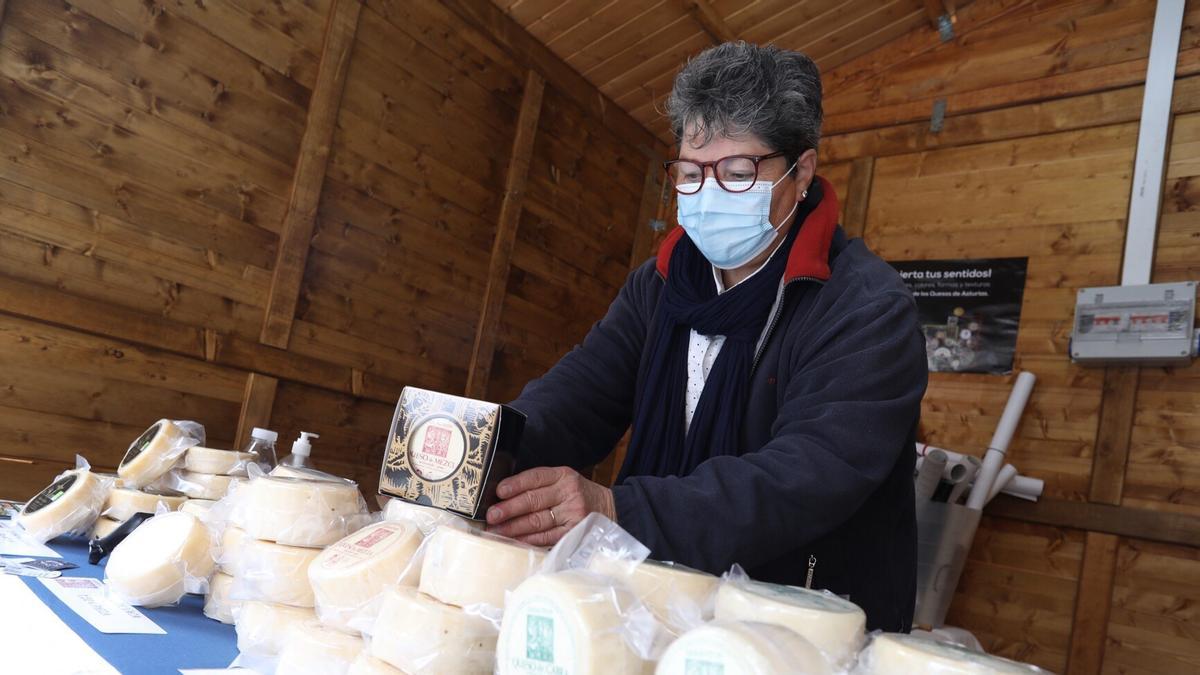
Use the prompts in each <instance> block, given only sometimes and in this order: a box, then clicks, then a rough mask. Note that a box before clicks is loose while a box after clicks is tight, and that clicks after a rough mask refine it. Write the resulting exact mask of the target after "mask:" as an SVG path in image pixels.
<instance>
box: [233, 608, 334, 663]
mask: <svg viewBox="0 0 1200 675" xmlns="http://www.w3.org/2000/svg"><path fill="white" fill-rule="evenodd" d="M233 618H234V625H235V626H236V627H237V646H238V651H239V652H241V653H243V654H250V655H252V656H265V657H273V656H277V655H278V654H279V652H280V651H281V650H282V649H283V645H284V642H285V641H286V640H287V637H288V634H289V633H290V632H291V630H292V628H293V627H295V626H298V625H300V624H303V623H306V622H309V621H315V620H316V618H317V615H316V614H313V611H312V610H311V609H305V608H303V607H289V606H287V605H275V604H272V603H269V602H257V601H246V602H243V603H241V604H240V605H238V606H236V607H235V608H234V610H233Z"/></svg>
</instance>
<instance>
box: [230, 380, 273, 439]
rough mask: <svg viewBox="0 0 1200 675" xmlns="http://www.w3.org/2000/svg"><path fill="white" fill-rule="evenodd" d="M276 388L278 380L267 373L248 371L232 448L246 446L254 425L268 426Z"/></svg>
mask: <svg viewBox="0 0 1200 675" xmlns="http://www.w3.org/2000/svg"><path fill="white" fill-rule="evenodd" d="M278 388H279V380H277V379H275V378H273V377H270V376H268V375H260V374H258V373H250V374H249V375H247V376H246V392H245V394H243V396H242V412H241V414H239V415H238V426H237V439H236V441H235V443H236V445H235V446H234V449H236V450H240V449H242V448H244V447H246V444H247V443H249V442H250V432H251V431H253V430H254V427H263V428H266V427H268V426H270V424H271V410H272V408H274V407H275V391H276V390H277V389H278Z"/></svg>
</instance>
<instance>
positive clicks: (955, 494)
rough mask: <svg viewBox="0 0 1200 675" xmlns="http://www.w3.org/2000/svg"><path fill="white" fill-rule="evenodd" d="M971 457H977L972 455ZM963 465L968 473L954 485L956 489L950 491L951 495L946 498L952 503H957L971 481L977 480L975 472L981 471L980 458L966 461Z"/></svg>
mask: <svg viewBox="0 0 1200 675" xmlns="http://www.w3.org/2000/svg"><path fill="white" fill-rule="evenodd" d="M971 459H975V458H974V457H972V458H971ZM963 466H965V467H966V472H967V473H966V475H965V476H963V479H962V480H960V481H959V482H958V483H956V484H955V485H954V489H953V490H951V491H950V497H949V498H948V499H947V500H946V501H947V502H949V503H951V504H957V503H958V500H959V498H961V497H962V496H963V494H964V493H966V491H967V488H968V487H969V486H970V485H971V482H972V481H974V480H975V473H976V472H977V471H979V460H975V461H974V462H969V461H968V462H964V463H963Z"/></svg>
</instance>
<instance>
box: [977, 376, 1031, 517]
mask: <svg viewBox="0 0 1200 675" xmlns="http://www.w3.org/2000/svg"><path fill="white" fill-rule="evenodd" d="M1036 381H1037V377H1036V376H1034V374H1033V373H1031V372H1028V371H1023V372H1022V373H1021V374H1020V375H1018V376H1017V382H1016V384H1015V385H1014V386H1013V390H1012V393H1011V394H1010V395H1009V397H1008V403H1007V404H1006V405H1005V406H1004V414H1002V415H1001V416H1000V423H999V424H997V425H996V433H994V434H992V442H991V444H989V445H988V449H987V453H986V454H984V456H983V466H982V467H980V469H979V477H978V478H976V479H975V487H974V488H972V489H971V495H970V496H969V497H967V508H971V509H982V508H983V506H984V504H987V500H988V495H989V494H991V489H992V485H993V484H994V483H995V482H996V475H997V474H998V473H1000V469H1001V468H1002V467H1003V466H1004V453H1005V452H1007V451H1008V444H1009V443H1010V442H1012V437H1013V434H1014V433H1015V432H1016V430H1017V425H1018V424H1019V423H1020V422H1021V415H1022V414H1023V413H1024V412H1025V404H1026V403H1028V402H1029V394H1030V393H1031V392H1032V391H1033V384H1034V382H1036Z"/></svg>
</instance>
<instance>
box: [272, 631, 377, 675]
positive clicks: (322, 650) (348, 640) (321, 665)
mask: <svg viewBox="0 0 1200 675" xmlns="http://www.w3.org/2000/svg"><path fill="white" fill-rule="evenodd" d="M364 647H366V645H365V644H364V643H363V640H362V638H360V637H355V636H352V635H347V634H346V633H343V632H341V631H338V630H334V629H332V628H327V627H325V626H322V625H321V624H320V623H318V622H316V621H306V622H304V623H302V624H299V625H296V626H293V627H292V629H291V631H289V632H288V636H287V638H285V639H284V642H283V649H281V650H280V651H279V665H278V666H276V668H275V675H317V674H318V673H319V674H320V675H344V673H345V672H346V671H347V670H349V669H350V664H351V663H354V660H355V659H357V658H358V655H359V654H361V653H362V651H363V649H364Z"/></svg>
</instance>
